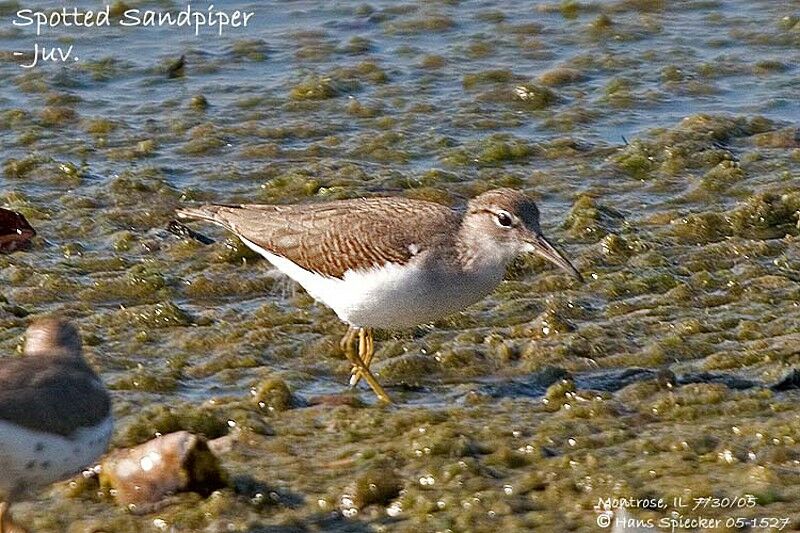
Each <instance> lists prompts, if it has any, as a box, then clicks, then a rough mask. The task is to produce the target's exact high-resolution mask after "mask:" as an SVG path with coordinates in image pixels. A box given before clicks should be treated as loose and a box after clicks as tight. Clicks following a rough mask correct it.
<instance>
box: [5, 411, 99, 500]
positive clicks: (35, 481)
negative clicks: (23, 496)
mask: <svg viewBox="0 0 800 533" xmlns="http://www.w3.org/2000/svg"><path fill="white" fill-rule="evenodd" d="M113 427H114V423H113V421H112V418H111V417H110V416H109V417H108V418H107V419H105V420H103V421H102V422H101V423H100V424H98V425H96V426H93V427H87V428H81V429H79V430H77V431H76V432H75V433H73V434H72V435H71V436H70V437H69V438H68V437H63V436H61V435H55V434H51V433H42V432H39V431H34V430H30V429H26V428H22V427H19V426H16V425H14V424H10V423H8V422H4V421H0V473H2V475H0V500H2V499H3V496H4V495H6V496H7V495H9V494H11V493H12V492H14V491H15V490H16V489H19V488H21V487H23V488H25V489H38V488H40V487H44V486H46V485H49V484H50V483H53V482H55V481H59V480H62V479H66V478H68V477H70V476H72V475H74V474H77V473H78V472H80V471H81V469H83V468H85V467H87V466H89V465H91V464H92V463H93V462H94V461H96V460H97V458H99V457H100V456H101V455H103V453H104V452H105V451H106V448H107V447H108V443H109V440H110V439H111V432H112V430H113Z"/></svg>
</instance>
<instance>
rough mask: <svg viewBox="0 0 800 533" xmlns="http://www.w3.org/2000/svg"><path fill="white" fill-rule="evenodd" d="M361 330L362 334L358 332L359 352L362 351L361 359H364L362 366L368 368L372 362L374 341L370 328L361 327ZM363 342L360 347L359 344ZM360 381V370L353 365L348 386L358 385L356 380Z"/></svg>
mask: <svg viewBox="0 0 800 533" xmlns="http://www.w3.org/2000/svg"><path fill="white" fill-rule="evenodd" d="M361 331H363V332H364V333H363V335H361V334H360V333H359V337H358V343H359V347H358V348H359V350H358V351H359V353H363V354H364V355H363V357H361V360H362V361H364V366H366V367H367V368H369V365H370V364H371V363H372V357H373V356H374V355H375V341H374V337H373V334H372V328H361ZM362 343H365V345H364V346H363V347H362V346H361V344H362ZM359 381H361V372H360V371H359V370H358V369H357V368H356V367H353V370H352V372H351V375H350V386H351V387H355V386H356V385H358V382H359Z"/></svg>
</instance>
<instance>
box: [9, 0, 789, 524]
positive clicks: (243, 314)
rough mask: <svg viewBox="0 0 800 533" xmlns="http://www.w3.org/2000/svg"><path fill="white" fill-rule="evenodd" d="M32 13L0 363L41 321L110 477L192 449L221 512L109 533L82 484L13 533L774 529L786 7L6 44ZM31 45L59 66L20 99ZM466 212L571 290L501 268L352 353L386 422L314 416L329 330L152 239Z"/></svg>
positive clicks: (143, 509)
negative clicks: (106, 395) (219, 215)
mask: <svg viewBox="0 0 800 533" xmlns="http://www.w3.org/2000/svg"><path fill="white" fill-rule="evenodd" d="M41 4H42V3H38V5H37V6H33V5H30V6H29V5H28V3H27V2H26V1H25V0H18V1H14V0H12V1H1V2H0V50H2V51H0V80H2V83H0V147H2V152H0V164H1V165H2V168H0V207H4V208H7V209H11V210H14V211H18V212H20V213H22V214H23V215H24V216H25V218H26V219H27V221H28V222H29V223H30V224H31V225H32V226H33V227H34V228H35V229H36V232H37V234H38V235H37V237H35V238H34V239H33V242H32V246H30V247H28V248H27V249H22V250H17V251H14V252H13V253H11V254H6V255H0V280H2V284H1V285H0V349H1V350H2V356H4V357H15V356H17V355H18V352H20V351H21V349H20V346H21V343H22V334H23V331H24V329H25V327H26V325H27V324H28V323H29V322H30V321H31V320H32V318H33V317H35V316H38V315H44V314H49V313H54V312H57V313H61V314H63V315H64V316H67V317H69V318H71V319H73V320H74V321H75V322H76V323H77V324H78V325H79V327H80V329H81V332H82V334H83V337H84V342H85V344H86V345H87V347H86V351H87V354H88V358H89V359H90V361H91V363H92V364H93V366H94V367H95V368H96V369H98V371H99V372H100V374H101V376H102V377H103V379H104V380H105V382H106V383H107V384H108V386H109V388H110V389H112V395H113V400H114V410H115V415H116V418H117V426H116V430H115V434H114V440H113V445H112V448H118V449H120V448H125V447H128V446H133V445H136V444H140V443H143V442H145V441H147V440H149V439H151V438H153V437H154V436H155V435H157V434H166V433H168V432H173V431H178V430H188V431H191V432H193V433H196V434H201V435H204V436H205V437H207V438H208V439H217V438H223V439H224V440H223V441H222V442H223V443H224V445H223V446H221V448H220V449H221V451H220V453H219V455H220V459H221V461H222V465H223V467H224V469H225V483H224V484H223V486H222V487H221V488H217V489H216V490H214V491H213V492H211V493H210V494H202V493H196V492H190V493H181V494H177V495H175V496H172V497H170V498H168V499H166V500H164V501H162V502H161V503H159V504H157V505H151V506H136V505H132V506H129V507H125V506H122V505H119V504H118V503H116V502H115V500H114V497H113V494H112V493H111V492H112V491H110V490H109V489H108V488H107V487H106V486H104V485H100V484H99V483H98V482H97V481H96V479H95V478H94V477H93V476H91V475H88V474H87V476H79V477H78V478H77V479H75V480H73V481H71V482H69V481H68V482H65V483H61V484H59V485H56V486H54V487H53V488H51V489H49V490H45V491H43V492H41V493H40V494H39V495H38V496H37V498H36V499H35V500H32V501H27V502H21V503H20V504H18V505H16V506H15V511H14V512H15V517H16V518H17V520H18V522H20V523H23V524H27V525H29V526H30V527H31V529H33V530H34V531H43V532H62V531H113V532H129V531H130V532H133V531H160V530H163V531H176V532H184V531H210V532H215V531H250V532H266V531H408V532H411V531H527V530H536V529H539V530H542V531H567V530H574V531H594V530H596V529H597V528H598V523H600V522H602V519H600V521H598V517H600V516H606V515H601V514H599V513H598V511H597V510H596V508H597V507H598V504H599V503H600V502H601V500H606V499H614V498H623V499H627V500H629V501H630V502H633V503H632V504H631V505H632V506H631V508H630V509H628V512H627V517H628V518H638V519H641V520H645V521H646V520H652V521H653V525H654V526H666V528H667V529H669V528H670V527H672V526H674V527H675V530H676V531H680V530H688V529H692V528H694V529H701V528H703V527H705V528H706V530H709V531H733V530H736V529H737V528H749V529H751V530H756V531H765V530H769V529H770V528H773V529H774V530H779V529H782V530H791V529H797V528H800V444H798V442H800V409H798V407H797V404H798V400H800V394H798V392H797V388H798V386H800V377H798V374H793V373H792V372H793V370H794V369H795V368H797V367H798V365H799V364H800V132H799V131H798V121H799V120H800V107H798V105H797V88H798V61H797V60H798V50H800V8H798V5H797V4H795V3H792V2H772V1H766V0H764V1H756V2H751V1H745V0H726V1H715V0H689V1H684V2H661V1H658V0H618V1H608V2H605V1H594V2H593V1H581V2H576V1H571V0H570V1H563V2H558V1H556V2H523V1H495V2H466V1H464V2H459V1H441V2H438V1H437V2H417V3H412V2H409V3H402V2H388V1H387V2H382V1H368V2H349V1H339V2H325V3H322V2H320V3H316V2H310V1H294V2H275V3H272V2H270V3H266V2H252V3H247V2H233V1H231V2H225V6H224V7H225V9H241V10H249V11H253V12H254V13H255V15H254V16H253V18H252V19H251V20H250V23H249V25H248V27H247V29H246V30H244V29H243V30H230V31H226V32H225V33H224V34H223V35H222V36H218V35H216V34H214V33H209V32H206V33H201V35H200V37H195V36H194V35H193V34H192V32H191V31H186V30H185V29H184V30H182V29H179V28H169V27H162V28H126V27H120V26H118V25H111V26H109V27H101V28H94V29H92V30H85V31H84V30H78V29H76V28H68V27H64V26H60V27H57V28H50V29H48V30H47V31H46V32H45V33H43V35H42V36H41V37H38V38H37V37H36V36H35V35H34V33H33V31H32V29H31V28H25V27H17V26H14V25H13V24H12V20H13V19H14V17H15V13H16V12H17V11H18V10H20V9H24V8H31V9H33V8H37V9H41ZM45 4H48V3H45ZM48 5H50V6H51V7H53V8H55V7H57V4H56V3H55V2H51V3H49V4H48ZM92 7H94V8H97V7H98V6H97V5H94V4H93V6H92ZM184 7H185V6H183V5H181V4H179V3H175V2H170V1H159V2H138V1H136V0H129V1H127V2H125V3H124V4H123V3H121V2H117V3H114V4H112V5H111V8H110V11H111V13H112V18H113V17H114V16H117V17H118V16H120V13H122V12H124V11H125V9H127V8H136V9H153V10H162V11H163V10H169V9H176V10H179V9H182V8H184ZM34 42H38V43H39V44H40V45H42V44H44V45H47V46H48V47H49V46H62V47H64V48H66V47H68V46H69V45H71V44H72V45H74V53H75V54H76V55H77V56H78V57H79V60H78V61H70V62H68V63H58V62H57V63H51V62H48V63H43V64H40V65H38V66H37V67H36V68H31V69H23V68H21V67H20V63H21V62H29V61H30V59H31V57H30V55H29V54H31V53H32V50H33V43H34ZM14 51H22V52H23V53H24V54H28V55H23V56H22V57H20V56H14V55H13V52H14ZM181 56H183V60H181V59H180V58H181ZM498 186H510V187H516V188H522V189H524V190H526V191H528V192H529V193H531V194H532V195H534V197H535V198H536V199H537V202H538V203H539V205H540V207H541V208H542V222H543V228H544V229H545V231H546V233H547V234H548V235H549V236H550V237H551V238H552V240H553V241H554V242H556V243H557V244H558V245H559V246H560V247H561V249H563V250H564V251H565V253H566V254H567V255H569V256H570V257H571V258H572V259H573V260H574V262H575V264H576V266H577V267H578V268H579V269H580V270H581V272H582V273H583V274H584V276H585V277H586V278H587V282H586V283H585V284H583V285H580V284H577V283H576V282H575V281H574V280H571V279H570V278H568V277H567V276H565V275H564V274H563V273H562V272H560V271H557V270H555V269H554V268H553V267H551V266H550V265H548V264H546V263H545V262H544V261H543V260H540V259H536V258H530V259H528V260H525V261H520V262H518V263H517V264H515V265H514V267H513V268H512V269H511V271H510V272H509V275H508V277H507V280H506V281H505V282H504V283H503V284H502V285H501V286H500V288H499V290H498V291H497V292H496V293H495V294H493V295H492V296H490V297H489V298H487V299H485V300H484V301H482V302H480V303H478V304H476V305H474V306H473V307H471V308H469V309H467V310H466V311H464V312H463V313H460V314H458V315H455V316H452V317H450V318H447V319H445V320H442V321H440V322H438V323H436V324H433V325H426V326H421V327H418V328H415V329H412V330H404V331H389V332H386V331H384V332H379V335H378V338H377V339H376V341H377V348H378V353H377V355H376V362H375V363H374V364H373V369H374V370H376V371H377V372H378V373H379V375H380V379H381V381H382V383H383V384H384V385H386V386H387V387H388V390H389V392H390V394H391V395H392V396H393V397H394V399H395V401H396V405H394V406H391V407H381V406H379V405H376V404H375V402H374V399H373V396H372V395H371V393H369V391H368V390H367V389H359V390H358V391H356V392H352V393H348V392H346V388H345V385H346V382H347V379H348V376H349V365H348V363H347V361H346V360H345V359H344V357H343V355H342V354H341V353H340V352H339V350H338V341H339V338H340V337H341V335H342V334H343V333H344V329H345V328H344V326H343V325H342V324H341V323H340V322H339V320H338V319H337V318H336V316H335V315H334V314H333V313H332V312H331V311H329V310H327V309H326V308H324V307H322V306H320V305H317V304H315V303H314V301H313V300H312V299H311V298H310V297H309V296H308V295H306V294H305V293H304V292H302V290H300V289H298V288H297V287H296V286H294V285H292V284H291V283H290V282H288V281H286V280H285V278H283V277H281V276H280V275H279V274H278V273H276V272H275V271H274V270H273V269H272V268H271V267H270V266H269V264H267V263H266V261H263V260H260V259H259V258H258V257H257V256H255V255H253V254H252V253H250V252H248V251H246V250H245V249H244V248H243V246H242V245H241V244H240V243H239V242H237V241H235V240H232V239H231V236H230V235H228V234H226V233H225V232H224V231H222V230H218V229H216V228H211V227H204V226H199V225H193V226H192V227H193V229H195V230H197V231H200V232H201V233H203V234H205V235H207V236H209V237H211V238H212V239H214V241H215V242H214V243H212V244H203V243H202V242H199V241H198V240H197V239H195V238H192V237H191V235H189V234H188V233H187V232H186V231H174V232H171V231H169V230H168V229H167V228H168V225H169V223H170V221H171V220H172V219H173V218H174V210H175V209H176V208H177V207H179V206H182V205H186V204H187V203H189V202H200V201H202V202H211V201H219V202H228V203H234V202H282V203H286V202H299V201H309V202H313V201H319V200H325V199H336V198H349V197H357V196H370V195H379V194H398V195H404V196H408V197H414V198H425V199H431V200H435V201H439V202H443V203H446V204H452V205H457V204H459V203H461V202H463V201H464V199H465V198H468V197H471V196H474V195H475V194H478V193H480V192H482V191H484V190H486V189H488V188H492V187H498ZM173 229H174V228H173ZM702 498H718V500H703V499H702ZM725 498H727V500H725ZM658 500H663V502H661V503H663V505H659V501H658ZM698 502H699V503H698ZM611 503H612V506H616V507H618V505H616V504H615V502H614V501H612V502H611ZM616 503H617V504H618V503H619V502H618V501H617V502H616ZM683 505H685V506H683ZM616 510H618V509H616ZM615 516H619V513H617V514H616V515H615ZM692 519H694V520H696V521H695V522H692V521H691V520H692ZM700 519H709V520H710V519H719V520H720V522H718V523H708V522H703V523H701V522H699V520H700ZM731 519H733V521H731ZM662 520H667V522H661V521H662Z"/></svg>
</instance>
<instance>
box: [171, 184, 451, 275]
mask: <svg viewBox="0 0 800 533" xmlns="http://www.w3.org/2000/svg"><path fill="white" fill-rule="evenodd" d="M179 214H180V215H182V216H185V217H192V218H200V219H204V220H208V221H210V222H214V223H216V224H219V225H220V226H223V227H225V228H227V229H229V230H230V231H232V232H233V233H235V234H237V235H238V236H240V237H244V238H245V239H247V240H249V241H251V242H253V243H254V244H256V245H258V246H260V247H261V248H264V249H265V250H267V251H269V252H271V253H274V254H275V255H279V256H282V257H285V258H286V259H289V260H290V261H292V262H294V263H295V264H297V265H298V266H300V267H302V268H304V269H306V270H310V271H312V272H316V273H318V274H323V275H325V276H330V277H334V278H341V277H343V276H344V273H345V272H347V271H348V270H366V269H369V268H374V267H380V266H383V265H385V264H387V263H396V264H401V265H402V264H405V263H406V262H407V261H408V260H409V259H411V257H413V256H414V255H416V254H418V253H422V252H424V251H426V250H432V249H435V248H437V247H438V246H439V245H441V244H443V243H444V242H445V240H446V239H448V238H451V237H452V236H451V230H452V228H454V227H457V226H458V224H459V223H460V220H461V218H460V216H459V215H458V214H457V213H456V212H454V211H453V210H451V209H450V208H448V207H446V206H443V205H440V204H436V203H432V202H425V201H420V200H411V199H406V198H398V197H389V198H360V199H354V200H341V201H335V202H325V203H319V204H300V205H241V206H229V205H228V206H226V205H209V206H203V207H200V208H189V209H183V210H181V211H179ZM412 245H413V248H414V250H413V252H415V253H412Z"/></svg>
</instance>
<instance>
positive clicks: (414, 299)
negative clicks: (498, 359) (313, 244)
mask: <svg viewBox="0 0 800 533" xmlns="http://www.w3.org/2000/svg"><path fill="white" fill-rule="evenodd" d="M242 241H243V242H244V243H245V244H246V245H247V246H248V247H249V248H251V249H252V250H253V251H255V252H256V253H258V254H260V255H262V256H264V257H265V258H266V259H267V260H268V261H269V262H270V263H272V264H273V265H274V266H275V267H276V268H277V269H278V270H280V271H281V272H283V273H284V274H286V275H287V276H289V277H290V278H292V279H293V280H295V281H296V282H297V283H299V284H300V285H301V286H302V287H303V288H304V289H305V290H306V291H307V292H308V293H309V294H310V295H311V296H312V297H313V298H314V299H315V300H318V301H321V302H323V303H324V304H325V305H327V306H328V307H330V308H331V309H333V310H334V311H335V312H336V314H337V315H338V316H339V318H340V319H341V320H342V321H344V322H347V323H348V324H350V325H352V326H358V327H376V328H401V327H410V326H415V325H418V324H425V323H428V322H432V321H434V320H437V319H439V318H442V317H445V316H447V315H450V314H453V313H455V312H457V311H460V310H461V309H464V308H465V307H467V306H469V305H471V304H473V303H475V302H477V301H478V300H480V299H481V298H483V297H484V296H486V295H487V294H489V293H490V292H492V291H493V290H494V289H495V287H496V286H497V284H498V283H499V282H500V280H501V279H502V274H503V273H504V268H501V269H491V270H487V271H485V272H478V273H474V274H458V275H453V274H451V275H447V274H445V273H444V272H441V271H431V270H429V269H426V268H424V267H423V264H424V263H423V261H416V262H415V263H413V265H415V266H413V265H412V266H408V265H405V266H400V265H396V264H387V265H384V266H383V267H380V268H375V269H372V270H367V271H353V270H349V271H347V272H346V273H345V275H344V277H343V279H337V278H331V277H327V276H322V275H320V274H315V273H313V272H310V271H308V270H305V269H304V268H301V267H300V266H298V265H297V264H295V263H293V262H292V261H290V260H288V259H286V258H283V257H280V256H277V255H275V254H272V253H270V252H268V251H266V250H264V249H263V248H261V247H259V246H258V245H256V244H254V243H252V242H250V241H247V240H246V239H242Z"/></svg>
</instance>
